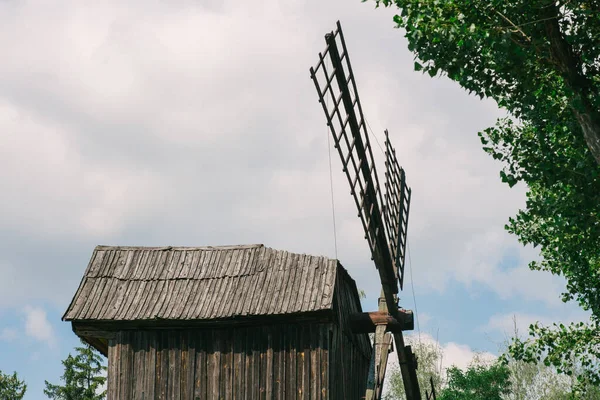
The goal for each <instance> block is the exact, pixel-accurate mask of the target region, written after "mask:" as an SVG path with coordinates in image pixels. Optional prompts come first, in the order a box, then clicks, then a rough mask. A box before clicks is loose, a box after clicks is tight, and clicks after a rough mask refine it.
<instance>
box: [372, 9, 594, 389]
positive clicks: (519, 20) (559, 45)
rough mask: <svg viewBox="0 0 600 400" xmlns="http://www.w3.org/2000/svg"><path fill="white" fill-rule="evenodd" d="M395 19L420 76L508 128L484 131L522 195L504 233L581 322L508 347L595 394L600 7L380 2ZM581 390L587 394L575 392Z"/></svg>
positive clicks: (504, 174) (539, 330)
mask: <svg viewBox="0 0 600 400" xmlns="http://www.w3.org/2000/svg"><path fill="white" fill-rule="evenodd" d="M375 1H376V3H377V5H381V4H383V5H385V6H396V7H397V8H398V9H399V14H398V15H396V16H395V17H394V20H395V22H396V24H397V25H398V27H400V28H403V30H404V32H405V36H406V38H407V40H408V46H409V49H410V50H411V51H413V52H414V53H415V55H416V61H415V69H416V70H422V71H423V72H426V73H428V74H429V75H431V76H437V75H445V76H447V77H448V78H450V79H452V80H454V81H456V82H457V83H459V84H460V85H461V86H462V87H463V88H465V89H466V90H468V91H469V92H472V93H475V94H477V95H478V96H480V97H482V98H483V97H488V98H492V99H494V100H495V101H496V102H497V104H498V105H499V106H500V107H502V108H504V109H505V110H507V111H508V112H509V114H510V118H504V119H500V120H499V121H498V122H497V124H496V125H495V126H494V127H491V128H488V129H486V130H485V131H483V132H480V134H479V135H480V138H481V141H482V144H483V146H484V150H485V151H486V152H488V153H489V154H490V155H491V156H492V157H493V158H494V159H497V160H500V161H501V162H502V163H503V164H504V168H503V169H502V171H501V173H500V176H501V178H502V180H503V181H504V182H506V183H507V184H509V185H510V186H511V187H512V186H514V185H515V184H517V183H519V182H522V183H525V184H526V185H527V188H528V191H527V201H526V206H525V208H524V209H522V210H520V211H519V212H518V214H517V215H516V216H515V217H513V218H510V219H509V223H508V224H507V226H506V229H507V230H508V231H509V232H511V233H513V234H515V235H516V236H517V237H518V238H519V240H520V242H521V243H523V244H526V245H527V244H529V245H533V246H535V247H538V248H539V249H540V254H541V256H542V258H541V261H539V262H532V263H531V264H530V268H532V269H534V270H543V271H549V272H551V273H553V274H556V275H561V276H563V277H565V279H566V281H567V287H566V291H565V293H564V294H563V298H562V300H563V301H565V302H566V301H570V300H575V301H577V302H578V304H579V305H580V306H581V307H582V308H583V309H585V310H590V311H591V313H592V317H591V319H590V321H587V322H586V323H583V322H581V323H573V324H571V325H569V326H563V325H560V324H559V325H553V326H550V327H547V326H542V325H540V324H534V325H533V326H532V327H531V330H530V337H529V339H528V340H522V341H521V340H517V341H516V342H515V343H514V345H513V346H511V348H510V352H511V354H512V355H513V356H514V357H515V358H516V359H519V360H524V361H528V362H538V361H540V360H542V361H543V362H544V363H545V364H547V365H551V366H553V367H555V368H556V370H557V371H559V372H561V373H565V374H569V375H570V376H576V377H577V380H578V382H579V383H580V385H579V386H580V388H585V387H590V385H600V358H599V356H600V354H599V352H600V335H599V334H598V332H600V325H599V321H600V290H598V288H599V287H600V251H599V250H598V249H599V248H600V166H599V162H600V133H599V132H600V129H599V127H600V124H599V122H598V121H600V118H599V115H600V96H599V91H600V73H599V72H600V2H599V1H597V0H553V1H550V0H490V1H478V0H432V1H425V0H375ZM582 390H583V389H582Z"/></svg>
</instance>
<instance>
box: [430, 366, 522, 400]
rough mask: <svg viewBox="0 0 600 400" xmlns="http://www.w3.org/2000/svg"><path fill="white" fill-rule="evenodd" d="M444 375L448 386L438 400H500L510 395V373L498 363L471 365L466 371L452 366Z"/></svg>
mask: <svg viewBox="0 0 600 400" xmlns="http://www.w3.org/2000/svg"><path fill="white" fill-rule="evenodd" d="M446 374H447V379H448V386H447V387H446V388H444V389H442V390H441V391H440V394H439V396H438V399H439V400H502V399H503V396H505V395H507V394H509V393H510V371H509V370H508V368H507V367H506V366H505V365H504V364H502V363H499V362H495V363H492V364H490V365H486V364H484V363H473V364H471V365H470V366H469V367H468V368H467V370H466V371H463V370H461V369H460V368H458V367H455V366H453V367H450V368H448V370H447V371H446Z"/></svg>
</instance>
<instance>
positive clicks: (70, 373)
mask: <svg viewBox="0 0 600 400" xmlns="http://www.w3.org/2000/svg"><path fill="white" fill-rule="evenodd" d="M75 350H76V351H77V354H76V355H75V356H74V357H73V356H72V355H71V354H69V356H68V357H67V358H66V359H65V360H64V361H63V362H62V364H63V365H64V367H65V373H64V374H63V376H62V381H63V382H64V385H62V386H61V385H53V384H51V383H49V382H48V381H46V388H45V389H44V394H45V395H46V396H48V397H49V398H50V399H55V400H103V399H104V398H106V391H101V389H102V387H103V386H104V384H105V383H106V376H105V375H104V372H105V371H106V367H105V366H104V365H103V364H102V356H101V355H100V354H99V353H98V352H97V351H96V350H95V349H94V348H93V347H91V346H90V345H88V344H84V346H83V347H76V348H75Z"/></svg>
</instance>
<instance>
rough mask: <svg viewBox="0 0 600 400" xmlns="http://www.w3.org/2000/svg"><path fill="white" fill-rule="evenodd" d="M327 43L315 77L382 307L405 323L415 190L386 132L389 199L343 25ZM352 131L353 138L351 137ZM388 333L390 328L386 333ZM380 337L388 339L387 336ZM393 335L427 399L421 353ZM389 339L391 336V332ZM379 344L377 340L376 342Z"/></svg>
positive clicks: (412, 394) (408, 373)
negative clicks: (403, 293) (403, 296)
mask: <svg viewBox="0 0 600 400" xmlns="http://www.w3.org/2000/svg"><path fill="white" fill-rule="evenodd" d="M325 41H326V43H327V46H326V49H325V51H323V53H319V61H318V63H317V65H316V66H315V67H314V68H313V67H311V68H310V75H311V79H312V80H313V82H314V84H315V88H316V90H317V93H318V95H319V102H320V103H321V105H322V107H323V111H324V113H325V117H326V119H327V126H328V127H329V130H330V133H331V134H332V136H333V139H334V145H335V147H336V149H337V150H338V154H339V156H340V159H341V161H342V166H343V171H344V173H345V175H346V178H347V179H348V183H349V185H350V189H351V194H352V197H353V198H354V202H355V204H356V207H357V210H358V216H359V218H360V220H361V223H362V226H363V229H364V232H365V238H366V239H367V242H368V243H369V248H370V250H371V255H372V259H373V261H374V263H375V266H376V267H377V270H378V272H379V277H380V281H381V287H382V293H381V297H382V299H381V300H383V301H380V311H386V312H388V313H389V315H390V316H391V317H393V318H394V319H395V320H396V321H400V320H401V319H402V318H401V313H400V310H399V309H398V301H397V296H396V294H397V293H398V291H399V286H400V288H401V287H402V286H403V280H404V252H405V248H406V233H407V228H408V212H409V204H410V196H411V191H410V189H409V188H408V187H407V186H406V179H405V174H404V171H403V170H402V169H401V168H400V166H399V164H398V161H397V159H396V156H395V151H394V150H393V147H392V146H391V143H390V142H389V137H388V135H387V132H386V148H388V149H389V150H388V151H387V152H386V183H385V184H386V197H385V202H384V197H383V196H382V195H381V188H380V185H379V179H378V176H377V170H376V168H375V159H374V157H373V151H372V148H371V144H370V141H369V135H368V131H367V126H366V120H365V118H364V114H363V110H362V105H361V103H360V98H359V96H358V90H357V86H356V81H355V78H354V73H353V71H352V65H351V63H350V59H349V56H348V50H347V48H346V43H345V40H344V35H343V33H342V29H341V24H340V22H339V21H338V22H337V29H336V30H335V31H333V32H330V33H328V34H327V35H325ZM340 49H341V53H340ZM327 60H329V61H330V62H331V71H329V70H328V66H327ZM330 102H331V106H330V105H329V103H330ZM342 108H343V110H342ZM342 111H343V114H342ZM348 131H350V134H351V136H349V135H348ZM378 331H381V329H378ZM384 332H385V328H384V331H383V332H380V333H384ZM380 336H382V339H383V335H380ZM393 336H394V341H395V343H396V347H397V354H398V361H399V364H400V371H401V374H402V380H403V383H404V388H405V393H406V396H407V400H421V394H420V390H419V382H418V379H417V374H416V367H417V365H416V364H417V363H416V357H415V355H414V353H413V352H412V350H411V348H410V346H406V345H405V343H404V337H403V335H402V332H401V331H399V332H394V333H393ZM387 337H388V340H389V335H388V336H387ZM376 340H377V335H376ZM377 345H378V342H377V341H376V343H375V346H376V347H377ZM376 350H377V348H376ZM374 356H375V358H374V362H375V364H374V371H375V379H374V380H373V387H372V388H371V390H370V391H369V390H368V391H367V398H376V399H378V398H379V397H380V396H381V388H382V386H383V379H384V376H385V365H384V364H385V363H387V354H386V355H385V356H382V354H381V351H375V353H374ZM378 371H381V373H378Z"/></svg>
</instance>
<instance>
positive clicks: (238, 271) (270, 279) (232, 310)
mask: <svg viewBox="0 0 600 400" xmlns="http://www.w3.org/2000/svg"><path fill="white" fill-rule="evenodd" d="M338 266H339V264H338V262H337V260H332V259H329V258H326V257H315V256H310V255H300V254H294V253H289V252H286V251H279V250H273V249H270V248H267V247H264V246H263V245H245V246H223V247H162V248H160V247H108V246H98V247H96V249H95V250H94V253H93V255H92V258H91V260H90V262H89V265H88V267H87V269H86V271H85V274H84V276H83V279H82V281H81V284H80V285H79V289H78V290H77V293H76V294H75V296H74V298H73V300H72V301H71V304H70V305H69V308H68V309H67V311H66V312H65V315H64V316H63V320H67V321H141V320H153V319H164V320H207V319H223V318H231V317H238V316H259V315H260V316H264V315H278V314H291V313H305V312H313V311H320V310H330V309H332V307H333V290H334V286H335V281H336V274H337V269H338ZM339 267H340V268H342V267H341V266H339Z"/></svg>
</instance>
